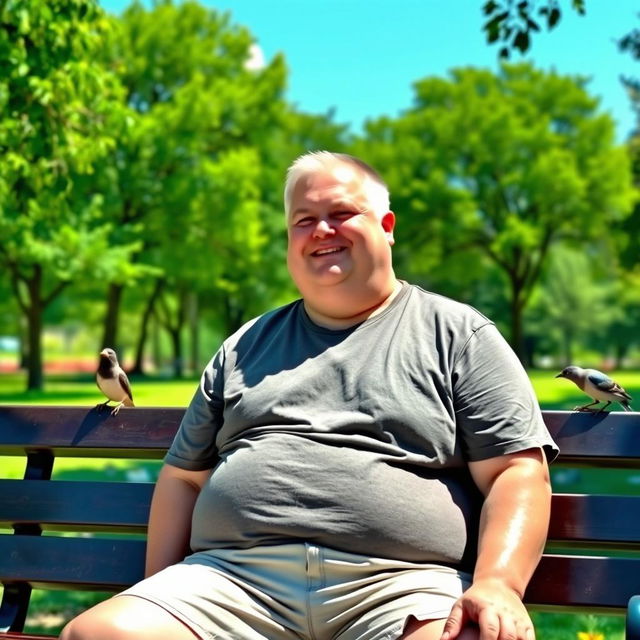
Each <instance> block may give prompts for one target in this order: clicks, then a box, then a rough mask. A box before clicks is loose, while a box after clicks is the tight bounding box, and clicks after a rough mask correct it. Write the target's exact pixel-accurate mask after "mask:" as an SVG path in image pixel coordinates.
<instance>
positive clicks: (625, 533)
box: [549, 493, 640, 547]
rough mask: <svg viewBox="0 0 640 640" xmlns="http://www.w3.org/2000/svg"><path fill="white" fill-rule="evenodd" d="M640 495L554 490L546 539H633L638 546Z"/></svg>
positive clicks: (613, 540)
mask: <svg viewBox="0 0 640 640" xmlns="http://www.w3.org/2000/svg"><path fill="white" fill-rule="evenodd" d="M639 538H640V496H609V495H588V494H585V495H580V494H563V493H560V494H554V495H553V497H552V500H551V522H550V525H549V540H550V541H551V540H553V541H589V542H593V543H599V542H600V543H605V542H616V543H629V544H631V543H635V544H637V545H638V547H640V542H639Z"/></svg>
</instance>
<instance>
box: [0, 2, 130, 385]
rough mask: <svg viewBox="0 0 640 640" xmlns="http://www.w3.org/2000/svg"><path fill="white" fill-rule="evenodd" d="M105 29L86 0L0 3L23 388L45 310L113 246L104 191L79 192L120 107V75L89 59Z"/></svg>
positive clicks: (33, 365)
mask: <svg viewBox="0 0 640 640" xmlns="http://www.w3.org/2000/svg"><path fill="white" fill-rule="evenodd" d="M108 37H109V24H108V21H107V19H106V17H105V15H104V14H103V12H102V11H101V10H100V9H99V7H98V6H97V5H96V3H95V2H93V1H92V0H16V1H15V2H11V3H3V4H2V7H1V9H0V69H1V70H2V72H1V73H0V264H1V265H2V266H3V268H5V269H6V270H7V272H8V274H9V281H10V286H11V288H12V291H13V295H14V297H15V300H16V302H17V305H18V307H19V309H20V310H21V313H22V314H23V315H24V317H25V319H26V324H27V328H28V329H27V333H28V339H27V349H26V351H27V359H28V388H29V389H39V388H41V387H42V386H43V376H42V346H41V334H42V323H43V313H44V311H45V309H46V308H47V307H48V306H49V305H50V304H51V303H52V302H53V301H54V300H55V299H56V298H57V296H58V295H59V294H60V293H61V292H62V291H63V290H64V289H65V288H66V287H67V286H68V285H69V284H70V283H71V282H72V281H73V279H74V278H77V277H78V276H79V275H82V276H84V277H90V275H91V274H92V273H93V272H95V271H96V270H98V269H99V268H100V267H101V265H103V264H104V262H105V260H108V259H110V258H111V256H112V255H113V253H112V249H111V247H110V245H109V243H108V234H109V226H108V224H106V223H104V220H103V219H102V216H101V213H102V205H103V200H102V198H101V196H100V195H99V194H94V195H93V197H91V198H84V197H82V198H79V197H77V196H78V193H77V191H76V181H77V180H80V179H81V178H82V177H83V176H87V175H90V174H91V173H92V171H93V169H94V164H95V162H96V161H97V159H98V158H100V157H102V156H104V155H105V154H106V153H107V152H108V151H109V149H111V148H112V147H113V138H112V135H111V130H112V126H113V123H114V122H115V121H117V120H118V119H119V117H120V115H121V112H120V108H119V105H120V104H121V93H120V87H119V84H118V82H117V80H116V79H115V77H114V76H113V75H112V74H111V73H109V72H108V71H107V70H106V69H105V68H104V67H103V66H102V65H101V64H99V63H98V62H96V59H97V57H98V52H99V51H100V50H101V48H102V46H103V44H104V42H105V41H106V40H107V38H108ZM115 251H120V252H121V253H125V254H126V253H127V252H128V251H129V248H127V247H119V248H117V249H115Z"/></svg>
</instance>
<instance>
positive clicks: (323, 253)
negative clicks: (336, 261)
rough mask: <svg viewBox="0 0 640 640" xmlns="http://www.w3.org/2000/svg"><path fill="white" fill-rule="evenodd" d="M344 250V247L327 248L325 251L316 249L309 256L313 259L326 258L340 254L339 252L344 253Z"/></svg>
mask: <svg viewBox="0 0 640 640" xmlns="http://www.w3.org/2000/svg"><path fill="white" fill-rule="evenodd" d="M344 249H345V248H344V247H327V248H326V249H316V250H315V251H313V252H312V253H311V255H312V256H314V257H318V256H328V255H331V254H332V253H340V252H341V251H344Z"/></svg>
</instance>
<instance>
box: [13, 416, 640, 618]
mask: <svg viewBox="0 0 640 640" xmlns="http://www.w3.org/2000/svg"><path fill="white" fill-rule="evenodd" d="M183 413H184V409H183V408H136V409H131V410H127V409H123V410H122V411H121V412H120V413H119V414H118V415H117V416H111V415H110V414H109V412H104V413H98V412H96V411H95V410H93V409H87V408H84V407H37V406H3V407H0V455H2V456H25V457H26V469H25V474H24V479H21V480H9V479H0V528H2V529H4V531H3V532H1V533H0V581H1V582H2V583H3V585H4V587H5V588H4V597H3V602H2V609H1V610H0V630H1V629H2V628H3V627H4V628H5V629H6V628H11V629H15V630H19V629H21V628H22V624H23V623H24V618H25V615H26V612H27V607H28V600H29V594H30V592H31V588H64V589H89V590H96V591H118V590H121V589H123V588H125V587H126V586H128V585H130V584H132V583H134V582H135V581H137V580H139V579H140V578H141V576H142V574H143V567H144V550H145V537H144V534H145V531H146V525H147V517H148V511H149V503H150V500H151V495H152V491H153V483H152V482H149V481H134V482H105V481H86V480H83V481H66V480H51V476H52V470H53V469H54V463H55V461H56V459H59V458H62V457H79V458H85V457H98V458H115V459H132V460H134V459H143V460H149V459H156V460H160V459H161V458H162V457H163V455H164V453H165V451H166V449H167V448H168V446H169V445H170V443H171V441H172V439H173V436H174V434H175V432H176V429H177V428H178V425H179V423H180V420H181V418H182V415H183ZM544 417H545V421H546V423H547V426H548V427H549V430H550V431H551V433H552V435H553V437H554V439H555V440H556V442H557V443H558V445H559V446H560V448H561V451H562V454H561V456H560V458H559V460H558V461H557V462H556V463H555V464H556V465H558V464H560V465H569V466H574V467H581V466H582V467H590V468H592V467H597V468H602V469H616V468H617V469H619V468H638V467H639V466H640V414H634V413H610V414H600V415H590V414H585V413H571V412H561V411H556V412H553V411H552V412H544ZM0 475H2V474H1V473H0ZM88 533H90V534H94V535H87V534H88ZM123 534H126V535H123ZM639 550H640V497H638V496H634V495H600V494H590V495H577V494H562V493H554V497H553V512H552V519H551V527H550V531H549V544H548V551H547V552H545V555H544V557H543V559H542V561H541V563H540V566H539V567H538V570H537V571H536V574H535V576H534V578H533V580H532V581H531V584H530V586H529V589H528V591H527V594H526V598H525V600H526V602H528V603H530V604H534V605H542V606H547V605H548V606H553V605H564V606H577V607H586V608H589V609H591V610H597V609H603V610H615V609H620V610H622V609H624V608H625V607H626V605H627V601H628V600H629V598H630V597H631V596H632V595H633V594H635V593H638V592H640V577H639V576H640V554H638V551H639Z"/></svg>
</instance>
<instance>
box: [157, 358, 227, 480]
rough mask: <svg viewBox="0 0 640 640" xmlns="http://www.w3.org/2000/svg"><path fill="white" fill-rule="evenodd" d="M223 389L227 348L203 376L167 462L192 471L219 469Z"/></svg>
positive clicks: (213, 361)
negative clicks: (218, 448)
mask: <svg viewBox="0 0 640 640" xmlns="http://www.w3.org/2000/svg"><path fill="white" fill-rule="evenodd" d="M223 386H224V347H221V348H220V350H219V351H218V352H217V353H216V355H215V356H214V357H213V358H212V360H211V361H210V362H209V364H208V365H207V366H206V367H205V370H204V372H203V373H202V377H201V378H200V385H199V386H198V388H197V390H196V392H195V394H194V396H193V398H192V400H191V402H190V404H189V406H188V407H187V411H186V413H185V415H184V417H183V418H182V422H181V424H180V428H179V429H178V432H177V434H176V437H175V438H174V440H173V443H172V445H171V447H170V448H169V451H168V453H167V455H166V456H165V459H164V461H165V462H167V463H168V464H171V465H174V466H176V467H180V468H181V469H187V470H189V471H202V470H205V469H212V468H213V467H214V466H215V465H216V463H217V461H218V454H217V449H216V444H215V439H216V434H217V433H218V430H219V428H220V426H221V425H222V419H223V418H222V415H223V414H222V410H223V404H224V401H223V397H224V396H223Z"/></svg>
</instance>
